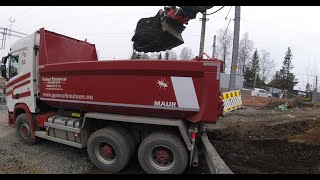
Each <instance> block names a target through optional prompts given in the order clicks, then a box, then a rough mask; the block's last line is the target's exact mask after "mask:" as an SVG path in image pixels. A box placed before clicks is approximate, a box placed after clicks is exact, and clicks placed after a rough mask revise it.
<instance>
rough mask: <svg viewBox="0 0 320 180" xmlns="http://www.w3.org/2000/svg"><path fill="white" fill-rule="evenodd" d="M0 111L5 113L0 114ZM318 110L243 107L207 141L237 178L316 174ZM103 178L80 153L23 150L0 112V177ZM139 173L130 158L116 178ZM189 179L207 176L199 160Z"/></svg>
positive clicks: (319, 170)
mask: <svg viewBox="0 0 320 180" xmlns="http://www.w3.org/2000/svg"><path fill="white" fill-rule="evenodd" d="M1 109H4V108H1ZM319 110H320V109H318V108H297V107H293V108H292V109H289V111H277V110H274V108H266V107H255V108H253V107H245V108H243V109H240V110H237V111H234V112H232V113H230V114H227V115H225V116H224V117H222V118H220V119H219V121H218V122H217V124H210V125H208V127H209V132H208V136H209V139H210V141H211V142H212V144H213V146H214V147H215V148H216V150H217V151H218V152H219V154H220V156H221V157H222V159H223V160H224V161H225V163H226V164H227V165H228V166H229V167H230V169H231V170H232V171H233V172H234V173H236V174H248V173H257V174H261V173H263V174H265V173H266V174H269V173H272V174H278V173H281V174H285V173H306V174H309V173H313V174H320V113H319ZM1 173H10V174H12V173H14V174H16V173H21V174H25V173H26V174H38V173H41V174H42V173H44V174H47V173H50V174H51V173H53V174H66V173H67V174H70V173H76V174H79V173H80V174H81V173H103V172H101V171H100V170H98V169H96V168H95V167H94V166H93V164H92V163H91V162H90V160H89V158H88V155H87V152H86V150H85V149H78V148H74V147H69V146H66V145H62V144H58V143H55V142H50V141H47V140H42V141H40V142H39V143H37V144H35V145H26V144H23V143H22V142H21V141H20V140H19V139H18V138H17V136H16V135H15V129H14V128H13V127H9V126H8V124H7V113H6V110H5V109H4V111H1V112H0V174H1ZM122 173H124V174H141V173H144V172H143V170H142V168H141V167H140V165H139V163H138V160H137V158H136V157H135V158H134V159H133V160H132V161H131V162H130V164H129V165H128V166H127V167H126V168H125V169H124V170H123V171H121V172H120V174H122ZM185 173H188V174H207V173H209V170H208V167H207V166H206V162H205V160H204V158H203V156H200V160H199V166H198V167H197V168H189V167H188V168H187V170H186V172H185Z"/></svg>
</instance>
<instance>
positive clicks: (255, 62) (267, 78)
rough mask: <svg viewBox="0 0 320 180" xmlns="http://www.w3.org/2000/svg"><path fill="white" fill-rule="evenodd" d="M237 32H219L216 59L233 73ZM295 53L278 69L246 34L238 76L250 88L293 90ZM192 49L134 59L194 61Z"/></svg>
mask: <svg viewBox="0 0 320 180" xmlns="http://www.w3.org/2000/svg"><path fill="white" fill-rule="evenodd" d="M232 43H233V33H232V32H231V31H230V30H228V29H226V28H221V29H219V30H218V31H217V47H216V54H215V57H217V58H218V59H220V60H222V61H223V64H224V71H225V72H226V73H229V72H230V69H231V67H230V65H231V58H232ZM292 57H293V56H292V52H291V49H290V47H288V50H287V52H286V54H285V57H284V60H283V63H282V67H281V69H280V70H277V71H276V70H275V68H276V64H275V60H274V59H272V58H271V55H270V53H269V52H268V51H267V50H265V49H260V50H258V49H257V48H255V47H254V43H253V41H252V40H251V39H249V33H248V32H246V33H244V34H243V35H242V37H241V39H240V43H239V52H238V63H237V74H239V75H243V76H244V79H245V83H246V84H247V85H249V86H250V87H256V86H266V85H270V86H273V87H277V88H281V89H290V90H292V89H293V87H294V86H295V85H296V84H297V83H298V80H297V79H296V78H295V75H294V74H293V73H292V70H293V68H294V66H293V63H292ZM193 58H194V56H193V53H192V50H191V49H190V48H188V47H184V48H182V49H181V51H180V53H179V55H178V54H177V53H176V52H175V51H173V50H167V51H165V52H155V53H140V52H136V51H133V53H132V55H131V57H130V59H150V60H177V59H180V60H189V59H193Z"/></svg>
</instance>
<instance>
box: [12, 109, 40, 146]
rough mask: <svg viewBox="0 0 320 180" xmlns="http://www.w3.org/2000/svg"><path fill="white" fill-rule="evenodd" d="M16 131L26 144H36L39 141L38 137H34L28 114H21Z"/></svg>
mask: <svg viewBox="0 0 320 180" xmlns="http://www.w3.org/2000/svg"><path fill="white" fill-rule="evenodd" d="M15 125H16V131H17V135H18V137H19V138H20V140H21V141H22V142H24V143H26V144H34V143H36V142H37V138H36V137H32V131H31V126H30V121H29V118H28V116H27V115H26V114H24V113H23V114H20V115H19V116H18V117H17V119H16V123H15Z"/></svg>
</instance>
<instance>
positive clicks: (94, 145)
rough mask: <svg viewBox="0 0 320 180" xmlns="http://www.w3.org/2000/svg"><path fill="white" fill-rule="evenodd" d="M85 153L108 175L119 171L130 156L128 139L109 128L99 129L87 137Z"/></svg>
mask: <svg viewBox="0 0 320 180" xmlns="http://www.w3.org/2000/svg"><path fill="white" fill-rule="evenodd" d="M87 151H88V155H89V158H90V160H91V161H92V163H93V164H94V165H95V166H96V167H97V168H99V169H100V170H102V171H105V172H109V173H116V172H119V171H121V170H122V169H123V168H124V167H125V166H126V165H127V164H128V161H129V159H130V155H131V154H132V152H131V147H130V144H129V141H128V139H127V138H126V137H125V136H124V135H123V134H122V133H121V132H120V131H118V130H117V129H114V128H110V127H109V128H103V129H100V130H98V131H96V132H94V133H93V134H92V135H91V136H90V137H89V139H88V144H87Z"/></svg>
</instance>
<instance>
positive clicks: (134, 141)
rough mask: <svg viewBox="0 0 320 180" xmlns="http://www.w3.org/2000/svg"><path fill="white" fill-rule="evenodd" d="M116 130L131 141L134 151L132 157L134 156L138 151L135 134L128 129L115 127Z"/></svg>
mask: <svg viewBox="0 0 320 180" xmlns="http://www.w3.org/2000/svg"><path fill="white" fill-rule="evenodd" d="M114 128H115V129H117V130H118V131H119V132H120V133H122V135H124V136H125V137H126V139H127V140H128V141H129V144H130V147H131V150H132V155H134V153H135V152H136V151H137V149H138V142H137V141H136V139H135V138H134V136H133V134H132V133H131V132H130V131H129V130H128V129H127V128H124V127H120V126H115V127H114Z"/></svg>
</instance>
